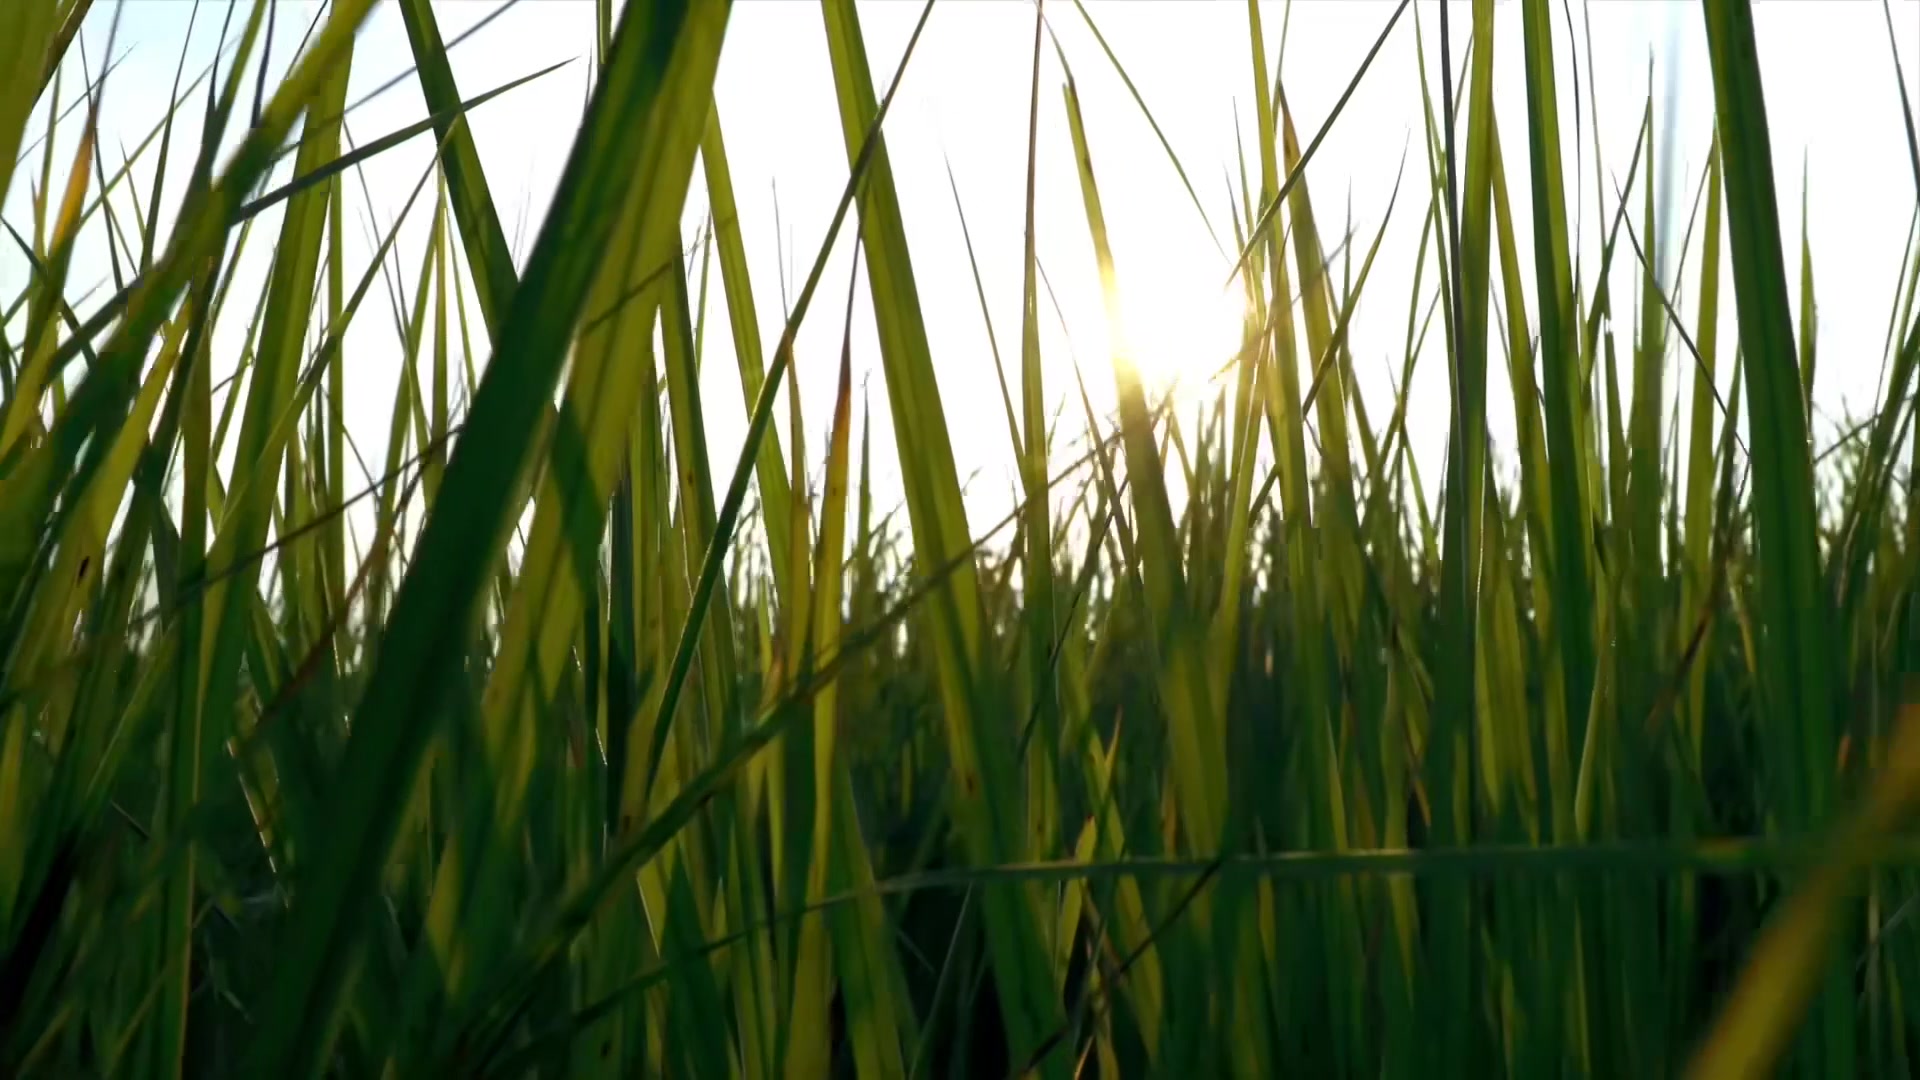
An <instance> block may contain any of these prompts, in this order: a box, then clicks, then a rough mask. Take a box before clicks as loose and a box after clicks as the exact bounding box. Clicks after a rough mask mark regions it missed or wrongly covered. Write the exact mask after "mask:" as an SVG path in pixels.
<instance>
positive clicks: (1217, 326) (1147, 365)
mask: <svg viewBox="0 0 1920 1080" xmlns="http://www.w3.org/2000/svg"><path fill="white" fill-rule="evenodd" d="M1225 277H1226V275H1225V274H1224V273H1215V272H1213V271H1212V269H1211V268H1207V269H1200V268H1197V267H1196V268H1192V269H1190V270H1188V271H1186V272H1182V273H1161V274H1156V275H1154V278H1157V279H1158V280H1153V279H1149V280H1143V281H1141V282H1140V284H1139V285H1137V286H1134V287H1132V288H1128V287H1126V286H1124V285H1123V286H1122V289H1121V293H1122V299H1123V304H1122V309H1121V317H1122V318H1123V319H1124V320H1125V321H1126V326H1127V338H1128V344H1129V348H1128V350H1127V352H1128V354H1129V356H1130V357H1131V359H1132V361H1133V364H1134V367H1135V369H1136V370H1137V371H1138V373H1139V375H1140V382H1141V386H1142V387H1143V388H1144V389H1145V390H1146V392H1147V395H1148V397H1149V398H1154V399H1157V398H1159V397H1161V396H1163V395H1165V394H1168V393H1172V394H1174V395H1175V396H1176V397H1177V398H1179V399H1181V400H1183V401H1193V400H1199V399H1205V398H1208V397H1211V396H1212V395H1213V394H1214V393H1215V392H1217V391H1218V390H1219V389H1220V388H1221V386H1223V385H1225V381H1224V380H1225V376H1224V375H1223V369H1227V368H1228V365H1229V364H1230V362H1231V361H1232V360H1233V358H1234V357H1235V355H1237V354H1238V352H1239V351H1240V346H1241V343H1242V341H1244V340H1245V338H1244V335H1245V334H1246V326H1247V303H1246V294H1245V292H1244V291H1243V290H1242V288H1241V286H1240V284H1239V283H1238V282H1237V281H1236V282H1235V283H1233V284H1232V285H1227V284H1225V283H1224V282H1225Z"/></svg>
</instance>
